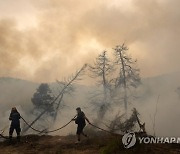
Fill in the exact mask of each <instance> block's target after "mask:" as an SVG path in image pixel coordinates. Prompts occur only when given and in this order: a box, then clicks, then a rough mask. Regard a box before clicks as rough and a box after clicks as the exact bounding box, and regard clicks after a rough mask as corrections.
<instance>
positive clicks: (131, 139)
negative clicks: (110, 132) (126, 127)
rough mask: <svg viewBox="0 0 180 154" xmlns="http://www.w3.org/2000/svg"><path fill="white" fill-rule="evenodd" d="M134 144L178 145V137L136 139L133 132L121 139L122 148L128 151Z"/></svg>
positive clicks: (144, 137)
mask: <svg viewBox="0 0 180 154" xmlns="http://www.w3.org/2000/svg"><path fill="white" fill-rule="evenodd" d="M136 142H138V143H139V144H159V143H160V144H172V143H176V144H180V137H157V136H156V137H154V136H143V137H136V134H135V133H134V132H129V133H126V134H125V135H124V136H123V138H122V143H123V145H124V148H126V149H129V148H131V147H133V146H135V144H136Z"/></svg>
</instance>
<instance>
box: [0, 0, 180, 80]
mask: <svg viewBox="0 0 180 154" xmlns="http://www.w3.org/2000/svg"><path fill="white" fill-rule="evenodd" d="M9 3H10V2H9ZM31 3H32V4H33V5H34V8H35V9H36V10H38V13H37V26H36V27H32V28H28V29H24V30H21V29H18V27H17V25H18V24H17V22H16V20H15V19H2V20H1V21H0V32H1V36H0V56H1V62H0V70H1V71H0V72H1V73H0V76H13V77H19V78H24V79H29V80H34V81H43V82H45V81H53V80H54V79H57V78H59V77H60V76H67V75H69V74H70V73H71V72H72V71H73V70H74V69H77V68H78V67H81V66H82V64H83V63H86V62H90V63H91V62H92V61H93V59H94V58H95V56H96V55H97V54H98V53H99V52H101V51H102V50H104V49H111V48H112V47H114V46H115V45H117V44H119V43H122V42H124V41H125V42H126V43H127V44H128V46H129V48H130V51H131V54H132V55H133V56H134V57H136V58H137V59H138V60H139V66H140V68H141V70H142V75H143V76H154V75H158V74H162V73H167V72H173V71H177V70H178V66H179V60H178V57H179V52H178V49H179V43H178V40H179V36H180V35H179V28H178V27H179V24H180V23H179V20H178V19H179V16H180V11H179V9H178V7H177V6H178V4H179V1H178V0H173V1H171V2H170V1H168V0H165V1H161V0H158V1H156V0H152V1H140V0H135V1H130V0H129V1H127V2H126V3H125V2H123V1H116V0H113V1H108V0H106V1H98V2H97V1H90V2H86V1H83V0H78V1H65V0H60V1H59V0H58V1H57V0H53V1H52V0H51V1H50V0H46V1H40V0H39V1H33V0H32V1H31ZM22 21H23V20H22ZM49 72H50V73H49Z"/></svg>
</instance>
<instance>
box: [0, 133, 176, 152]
mask: <svg viewBox="0 0 180 154" xmlns="http://www.w3.org/2000/svg"><path fill="white" fill-rule="evenodd" d="M75 139H76V138H75V136H37V135H28V136H24V137H23V138H22V140H21V142H20V143H16V142H15V141H14V143H12V144H9V143H8V142H7V141H5V142H3V143H0V153H1V154H146V153H150V154H178V153H179V152H180V145H177V144H169V145H168V144H148V145H145V144H136V145H135V146H134V147H132V148H130V149H125V148H124V147H123V144H122V142H121V136H110V135H107V134H104V135H103V136H96V137H95V136H93V137H89V139H84V140H83V141H82V142H81V143H79V144H75Z"/></svg>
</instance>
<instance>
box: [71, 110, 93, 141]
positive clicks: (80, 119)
mask: <svg viewBox="0 0 180 154" xmlns="http://www.w3.org/2000/svg"><path fill="white" fill-rule="evenodd" d="M76 111H77V117H76V118H74V119H72V120H74V121H75V123H76V124H77V132H76V135H77V142H76V143H79V142H80V141H81V134H82V135H83V136H85V137H87V135H86V134H84V132H83V129H84V127H85V126H86V121H87V122H88V123H89V124H91V123H90V121H89V120H88V118H87V117H86V116H85V114H84V112H83V111H81V108H80V107H78V108H77V109H76Z"/></svg>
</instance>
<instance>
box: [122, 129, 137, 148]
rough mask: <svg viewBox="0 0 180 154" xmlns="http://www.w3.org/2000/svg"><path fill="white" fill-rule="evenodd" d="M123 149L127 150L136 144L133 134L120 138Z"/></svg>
mask: <svg viewBox="0 0 180 154" xmlns="http://www.w3.org/2000/svg"><path fill="white" fill-rule="evenodd" d="M122 143H123V145H124V148H126V149H129V148H131V147H133V146H134V145H135V144H136V135H135V133H133V132H130V133H126V134H125V135H124V136H123V138H122Z"/></svg>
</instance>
